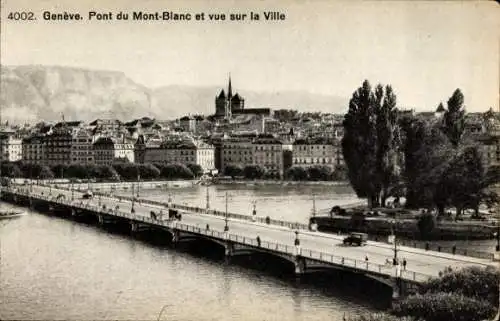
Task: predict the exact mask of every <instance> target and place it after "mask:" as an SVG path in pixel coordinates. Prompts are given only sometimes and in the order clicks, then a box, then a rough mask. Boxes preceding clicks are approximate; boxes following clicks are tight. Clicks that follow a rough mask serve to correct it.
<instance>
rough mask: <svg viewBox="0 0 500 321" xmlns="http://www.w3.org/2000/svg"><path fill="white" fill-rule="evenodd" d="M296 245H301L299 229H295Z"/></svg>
mask: <svg viewBox="0 0 500 321" xmlns="http://www.w3.org/2000/svg"><path fill="white" fill-rule="evenodd" d="M294 244H295V246H299V245H300V240H299V231H298V230H295V242H294Z"/></svg>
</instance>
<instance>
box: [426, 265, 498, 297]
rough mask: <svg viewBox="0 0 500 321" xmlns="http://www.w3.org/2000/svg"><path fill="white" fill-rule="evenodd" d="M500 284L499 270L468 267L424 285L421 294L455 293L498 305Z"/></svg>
mask: <svg viewBox="0 0 500 321" xmlns="http://www.w3.org/2000/svg"><path fill="white" fill-rule="evenodd" d="M499 282H500V271H499V270H498V269H495V268H493V267H488V268H479V267H466V268H464V269H462V270H459V271H445V272H444V273H443V275H442V277H440V278H436V279H431V280H429V281H427V282H426V283H424V284H422V286H421V287H420V291H419V292H420V293H436V292H454V293H457V294H462V295H464V296H467V297H471V298H475V299H477V300H484V301H487V302H489V303H490V304H492V305H496V304H497V303H498V283H499Z"/></svg>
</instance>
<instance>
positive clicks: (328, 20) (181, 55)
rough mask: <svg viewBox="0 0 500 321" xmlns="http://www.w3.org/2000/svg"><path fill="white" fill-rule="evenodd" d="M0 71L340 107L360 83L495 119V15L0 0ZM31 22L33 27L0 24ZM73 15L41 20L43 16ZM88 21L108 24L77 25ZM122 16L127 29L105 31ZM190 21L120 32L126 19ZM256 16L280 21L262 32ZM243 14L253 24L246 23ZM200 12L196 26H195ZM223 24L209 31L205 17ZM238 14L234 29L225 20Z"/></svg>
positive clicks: (489, 6) (354, 5)
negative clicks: (85, 72)
mask: <svg viewBox="0 0 500 321" xmlns="http://www.w3.org/2000/svg"><path fill="white" fill-rule="evenodd" d="M1 4H2V12H1V35H0V37H1V64H4V65H26V64H37V65H62V66H72V67H83V68H90V69H103V70H116V71H123V72H124V73H125V74H126V75H127V76H128V77H130V78H131V79H132V80H134V81H135V82H138V83H140V84H143V85H146V86H148V87H161V86H167V85H190V86H220V87H222V86H225V84H226V83H227V77H228V74H229V73H231V78H232V82H233V87H234V88H236V89H237V90H252V91H254V90H255V91H266V92H274V91H284V90H304V91H308V92H311V93H316V94H325V95H333V96H339V97H350V96H351V95H352V93H353V92H354V91H355V90H356V88H357V87H359V86H360V85H361V83H362V82H363V80H365V79H368V80H369V81H370V82H371V83H372V84H375V83H382V84H391V85H392V86H393V89H394V90H395V92H396V94H397V97H398V103H399V105H400V106H401V107H404V108H414V109H416V110H417V111H418V110H420V111H423V110H432V109H434V108H436V107H437V105H438V104H439V102H440V101H443V102H444V103H445V102H446V101H447V99H448V98H449V97H450V96H451V94H452V93H453V91H454V90H455V89H456V88H460V89H461V90H462V92H463V93H464V95H465V105H466V109H467V111H486V110H488V109H489V108H490V107H493V108H494V109H496V110H499V100H500V98H499V89H500V81H499V74H500V64H499V62H500V55H499V48H500V19H499V18H500V16H499V6H498V5H497V4H495V3H494V2H490V1H488V2H487V1H443V2H441V1H429V2H418V1H413V2H410V1H389V2H385V1H320V0H318V1H313V0H310V1H300V0H296V1H287V0H282V1H263V0H253V1H231V0H220V1H213V0H212V1H210V0H208V1H197V0H190V1H188V0H184V1H177V0H172V1H168V0H163V1H159V0H144V1H130V0H100V1H99V0H80V1H71V0H59V1H55V0H38V1H37V0H2V1H1ZM21 11H25V12H33V16H34V17H35V18H36V19H37V20H36V21H14V20H10V19H8V15H9V13H11V12H21ZM44 11H49V12H51V13H64V12H68V13H79V14H81V15H82V17H83V20H81V21H47V20H44V19H43V12H44ZM90 11H95V12H98V13H109V12H111V13H112V14H113V19H112V20H107V21H102V20H101V21H98V20H95V19H94V20H88V15H89V12H90ZM120 11H122V12H124V13H129V20H128V21H123V20H116V16H117V14H118V13H119V12H120ZM134 11H136V12H139V11H143V12H150V13H151V12H163V11H172V12H174V13H190V14H191V15H192V20H191V21H172V20H169V21H132V12H134ZM266 11H273V12H280V13H282V14H284V15H285V20H279V21H266V20H265V19H264V16H263V13H264V12H266ZM250 12H254V13H258V14H259V16H260V20H258V21H257V20H250V17H249V15H250ZM197 13H204V14H205V20H203V21H201V20H200V21H197V20H196V19H195V15H196V14H197ZM221 13H224V14H226V15H227V17H226V20H225V21H211V20H210V19H209V17H208V15H209V14H221ZM231 13H242V14H243V13H244V14H247V17H246V19H245V20H244V21H230V20H229V14H231Z"/></svg>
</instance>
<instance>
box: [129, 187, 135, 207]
mask: <svg viewBox="0 0 500 321" xmlns="http://www.w3.org/2000/svg"><path fill="white" fill-rule="evenodd" d="M134 186H135V185H134V183H132V208H131V210H130V211H131V212H132V213H133V212H135V209H134V202H135V195H134Z"/></svg>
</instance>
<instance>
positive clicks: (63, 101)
mask: <svg viewBox="0 0 500 321" xmlns="http://www.w3.org/2000/svg"><path fill="white" fill-rule="evenodd" d="M224 86H225V85H224ZM223 88H224V87H223V86H191V85H178V84H170V85H165V86H160V87H155V88H149V87H147V86H145V85H142V84H139V83H137V82H135V81H134V80H133V79H131V78H130V77H128V76H127V75H126V74H125V73H124V72H122V71H116V70H96V69H90V68H81V67H65V66H57V65H51V66H45V65H19V66H6V65H2V66H1V79H0V106H1V110H0V113H1V118H2V121H4V122H5V121H9V122H13V123H22V122H38V121H41V120H45V121H54V120H59V119H61V117H62V116H61V115H64V117H65V119H66V120H84V121H91V120H94V119H96V118H110V117H112V118H118V119H121V120H130V119H134V118H139V117H143V116H148V117H154V118H157V119H175V118H178V117H181V116H183V115H187V114H204V115H210V114H213V113H214V110H215V107H214V104H215V102H214V101H215V97H216V95H217V94H218V93H219V92H220V90H221V89H223ZM224 89H225V88H224ZM234 92H238V93H239V94H240V95H241V96H243V98H244V99H245V108H255V107H259V108H260V107H268V108H271V109H297V110H299V111H301V112H307V111H310V112H312V111H321V112H331V113H343V112H344V111H345V109H346V107H347V102H348V100H347V99H345V98H342V97H337V96H328V95H323V94H312V93H309V92H307V91H296V90H295V91H294V90H290V91H277V92H265V91H252V90H245V89H241V90H240V89H238V88H236V90H234Z"/></svg>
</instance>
